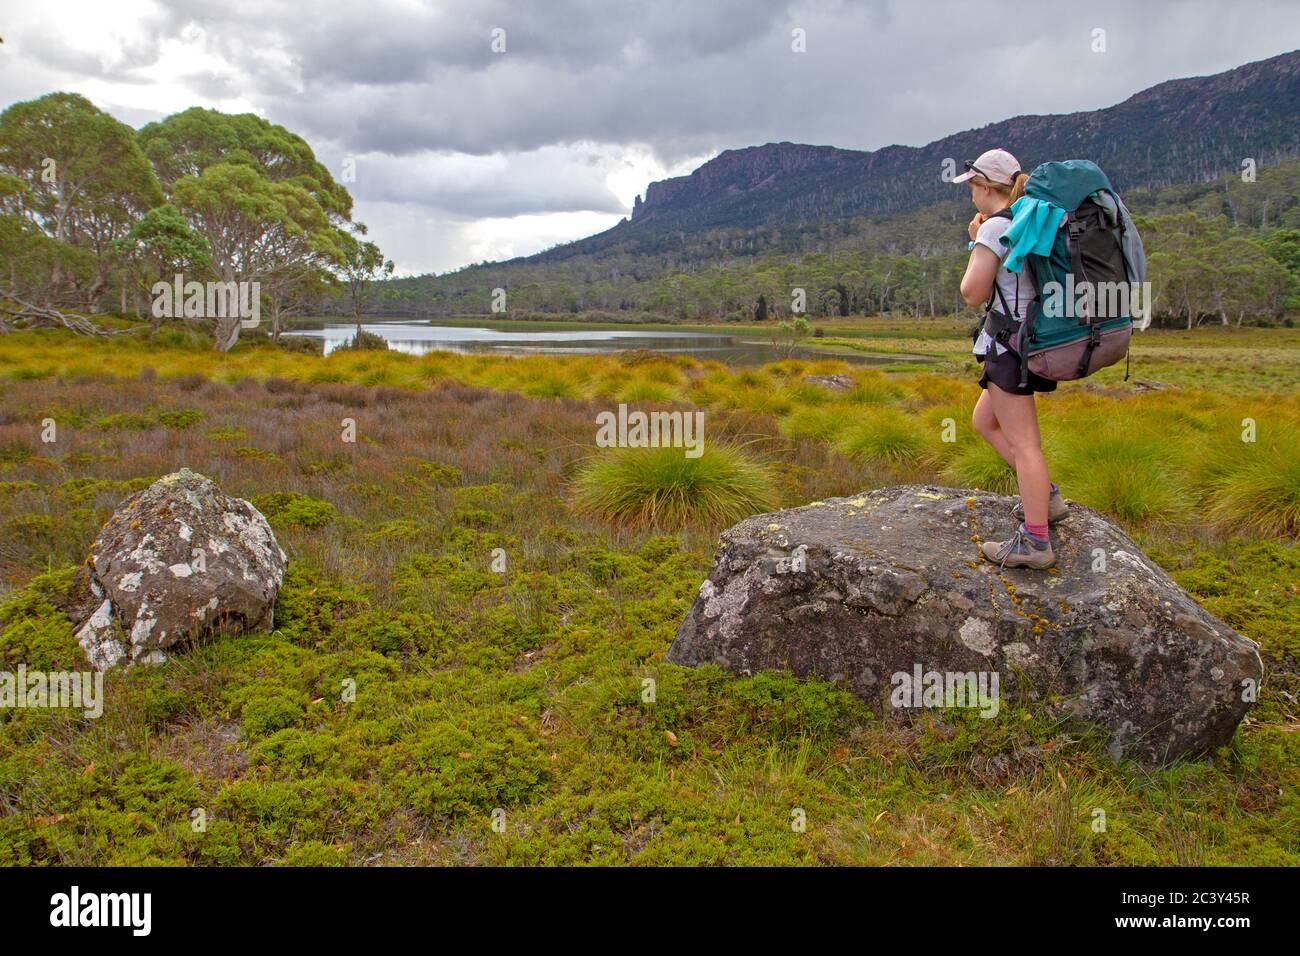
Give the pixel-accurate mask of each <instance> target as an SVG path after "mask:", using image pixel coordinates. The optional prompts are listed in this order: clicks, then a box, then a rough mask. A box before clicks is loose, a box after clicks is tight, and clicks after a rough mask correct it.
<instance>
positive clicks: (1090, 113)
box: [507, 50, 1300, 262]
mask: <svg viewBox="0 0 1300 956" xmlns="http://www.w3.org/2000/svg"><path fill="white" fill-rule="evenodd" d="M1297 120H1300V50H1297V51H1291V52H1289V53H1282V54H1279V55H1277V56H1274V57H1269V58H1267V59H1264V60H1257V61H1254V62H1251V63H1246V64H1243V65H1241V66H1238V67H1234V68H1233V69H1230V70H1226V71H1223V72H1221V73H1216V74H1211V75H1207V76H1199V77H1184V78H1178V79H1171V80H1165V81H1163V82H1161V83H1158V84H1156V85H1155V86H1151V87H1148V88H1147V89H1145V90H1140V91H1138V92H1137V93H1134V94H1133V95H1132V96H1130V97H1128V98H1127V99H1125V100H1123V101H1121V102H1119V103H1116V104H1114V105H1112V106H1108V107H1104V108H1102V109H1098V110H1086V111H1079V112H1074V113H1056V114H1023V115H1020V116H1015V117H1011V118H1009V119H1005V120H1000V121H998V122H996V123H990V124H987V125H985V126H982V127H979V128H974V129H968V130H963V131H961V132H957V133H953V134H950V135H948V136H945V137H942V138H941V139H938V140H934V141H932V142H930V143H927V144H925V145H924V146H902V145H890V146H884V147H881V148H880V149H877V150H871V151H868V150H852V149H843V148H840V147H836V146H829V145H810V144H803V143H792V142H788V141H783V142H779V143H766V144H763V145H760V146H747V147H740V148H736V149H728V150H724V151H723V152H721V153H719V154H718V155H717V156H715V157H714V158H712V159H710V160H708V161H707V162H705V163H704V164H702V165H701V166H699V167H698V168H697V169H695V170H694V171H692V172H691V173H689V174H687V175H684V176H676V177H672V178H670V179H664V180H658V181H655V182H652V183H650V184H649V185H648V186H647V188H646V190H645V193H644V197H645V198H644V199H642V197H641V196H638V197H637V199H636V202H635V203H634V205H633V211H632V216H631V217H630V218H626V219H623V220H621V221H620V222H619V223H618V224H617V225H615V226H613V227H612V228H610V229H608V230H605V231H604V232H601V233H597V234H595V235H592V236H588V237H586V238H583V239H578V240H575V241H574V242H570V243H565V244H563V245H560V246H555V247H553V248H551V249H548V250H545V251H544V252H541V253H536V254H534V255H532V256H525V257H519V258H517V259H514V260H507V261H509V262H514V261H537V262H545V261H553V260H562V259H566V258H569V257H570V256H572V255H589V254H593V253H599V252H600V251H602V250H603V249H606V248H611V247H614V246H619V247H623V248H626V247H627V245H628V244H629V243H631V244H632V245H633V246H635V245H636V243H637V240H638V239H639V238H646V239H653V238H656V237H662V235H663V234H665V233H672V232H698V231H703V230H708V229H717V228H736V227H744V228H753V227H758V226H764V225H776V224H780V225H791V224H799V223H808V222H818V221H826V220H834V219H841V218H848V217H854V216H880V215H889V214H893V213H899V212H907V211H910V210H912V209H916V208H920V207H922V206H926V205H930V204H933V203H936V202H940V201H942V200H944V199H951V198H953V187H952V184H951V182H949V181H947V180H945V179H943V178H942V176H941V171H942V169H943V168H944V167H943V162H944V160H953V161H954V162H955V163H960V162H961V161H962V160H965V159H973V158H974V157H976V156H978V155H979V154H980V153H981V152H983V151H984V150H985V149H989V148H991V147H993V146H1001V147H1004V148H1006V149H1009V150H1011V151H1012V152H1013V153H1015V154H1016V155H1017V156H1018V157H1019V158H1020V160H1021V162H1022V163H1024V164H1025V168H1026V169H1032V168H1033V167H1034V166H1035V165H1037V164H1038V163H1040V162H1045V161H1047V160H1050V159H1063V158H1070V157H1072V156H1087V157H1088V158H1090V159H1093V160H1095V161H1096V162H1097V163H1099V164H1100V165H1101V166H1102V167H1103V168H1105V169H1106V170H1107V172H1108V173H1109V175H1110V176H1111V179H1112V181H1113V182H1114V183H1115V185H1116V187H1117V188H1119V189H1120V190H1124V189H1131V188H1133V187H1137V186H1164V185H1170V184H1173V183H1183V182H1195V181H1208V180H1212V179H1215V178H1217V177H1219V176H1222V175H1225V174H1227V173H1229V172H1231V171H1234V170H1235V171H1239V170H1240V169H1241V163H1242V161H1243V160H1244V159H1246V158H1251V159H1254V160H1255V161H1256V163H1257V164H1258V165H1265V164H1268V163H1272V162H1277V161H1280V160H1282V159H1286V158H1292V157H1296V156H1300V122H1297Z"/></svg>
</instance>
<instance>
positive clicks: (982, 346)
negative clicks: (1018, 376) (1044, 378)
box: [971, 216, 1034, 355]
mask: <svg viewBox="0 0 1300 956" xmlns="http://www.w3.org/2000/svg"><path fill="white" fill-rule="evenodd" d="M1010 225H1011V220H1010V219H1007V218H1006V217H1005V216H997V217H995V218H993V219H986V220H984V222H983V224H982V225H981V226H980V227H979V229H977V230H976V232H975V242H976V244H978V245H981V246H988V247H989V248H990V249H992V250H993V252H994V254H996V255H997V257H998V258H999V259H1001V260H1005V259H1006V257H1007V254H1008V253H1009V252H1011V250H1010V249H1009V248H1007V247H1006V246H1004V245H1003V244H1002V243H1001V241H1000V240H1001V238H1002V234H1003V233H1004V232H1006V231H1007V227H1009V226H1010ZM1022 275H1024V273H1023V270H1022V271H1021V272H1010V271H1008V270H1007V269H1005V268H1002V267H998V275H997V283H998V288H999V289H1001V290H1002V296H1003V298H1005V299H1006V300H1007V308H1008V309H1010V310H1011V313H1012V314H1011V315H1010V316H1008V318H1013V319H1023V318H1024V317H1025V312H1026V311H1027V310H1028V308H1029V303H1030V302H1031V301H1032V300H1033V298H1034V287H1033V284H1032V283H1031V282H1030V281H1029V277H1028V276H1025V277H1024V281H1023V282H1022V281H1021V276H1022ZM1017 297H1018V301H1017ZM993 308H995V309H997V310H998V311H999V312H1001V311H1002V299H1000V298H998V297H997V296H994V297H993ZM993 344H996V345H997V350H998V354H999V355H1001V354H1002V353H1003V352H1005V351H1006V347H1005V346H1003V345H1001V344H999V343H994V342H993V340H992V338H990V337H989V334H988V333H987V332H985V331H983V330H981V331H980V337H979V340H978V341H977V342H976V343H975V346H974V348H972V349H971V351H972V352H974V353H975V354H976V355H984V354H986V353H987V352H988V349H989V346H990V345H993Z"/></svg>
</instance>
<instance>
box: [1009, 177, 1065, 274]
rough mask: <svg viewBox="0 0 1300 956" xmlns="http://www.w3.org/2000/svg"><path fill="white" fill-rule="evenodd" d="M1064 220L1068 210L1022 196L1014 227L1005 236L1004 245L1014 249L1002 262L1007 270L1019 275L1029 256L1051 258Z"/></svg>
mask: <svg viewBox="0 0 1300 956" xmlns="http://www.w3.org/2000/svg"><path fill="white" fill-rule="evenodd" d="M1064 217H1065V210H1064V209H1062V208H1061V207H1060V206H1056V205H1053V204H1052V203H1050V202H1045V201H1044V200H1042V199H1032V198H1030V197H1029V196H1021V197H1020V198H1019V199H1017V200H1016V201H1015V202H1013V203H1012V204H1011V225H1009V226H1007V231H1006V232H1004V233H1003V234H1002V244H1003V245H1004V246H1006V247H1007V248H1009V249H1010V250H1011V252H1009V253H1008V254H1007V257H1006V259H1005V260H1003V262H1002V265H1003V266H1004V267H1005V268H1006V269H1007V271H1009V272H1019V271H1020V267H1021V265H1022V264H1023V263H1024V261H1025V256H1028V255H1038V256H1046V255H1048V254H1049V253H1050V252H1051V251H1052V243H1053V242H1054V241H1055V240H1056V230H1057V229H1059V228H1060V227H1061V219H1063V218H1064Z"/></svg>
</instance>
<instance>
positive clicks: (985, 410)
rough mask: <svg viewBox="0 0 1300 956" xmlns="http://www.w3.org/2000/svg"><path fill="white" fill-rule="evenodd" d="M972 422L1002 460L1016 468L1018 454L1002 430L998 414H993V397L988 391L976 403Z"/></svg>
mask: <svg viewBox="0 0 1300 956" xmlns="http://www.w3.org/2000/svg"><path fill="white" fill-rule="evenodd" d="M971 424H972V425H974V426H975V430H976V431H977V432H979V433H980V435H982V436H983V438H984V440H985V441H986V442H988V443H989V444H990V445H992V446H993V450H994V451H996V452H997V453H998V454H999V455H1001V456H1002V460H1003V461H1005V462H1006V463H1007V464H1008V465H1010V466H1011V467H1012V468H1013V469H1014V468H1015V467H1016V456H1015V454H1014V453H1013V452H1012V450H1011V443H1010V442H1009V441H1007V436H1006V435H1005V434H1004V433H1003V431H1002V426H1001V425H999V424H998V419H997V416H996V415H995V414H993V397H992V396H991V395H989V393H988V392H983V393H981V394H980V400H979V401H978V402H976V403H975V411H974V413H973V414H972V415H971Z"/></svg>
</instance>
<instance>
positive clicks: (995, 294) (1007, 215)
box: [984, 206, 1020, 318]
mask: <svg viewBox="0 0 1300 956" xmlns="http://www.w3.org/2000/svg"><path fill="white" fill-rule="evenodd" d="M1012 218H1014V217H1013V216H1012V213H1011V207H1010V206H1004V207H1003V208H1002V209H999V210H998V211H997V212H995V213H993V215H991V216H989V217H988V219H985V220H984V221H985V222H988V220H989V219H1012ZM998 268H1001V261H1000V260H999V264H998ZM1019 286H1020V283H1019V282H1017V283H1016V287H1017V291H1019ZM995 298H998V299H1001V300H1002V313H1003V314H1004V315H1006V316H1007V317H1008V318H1010V317H1011V316H1014V315H1015V314H1016V313H1014V312H1012V311H1011V310H1010V309H1008V308H1007V300H1006V297H1005V296H1004V295H1003V294H1002V290H1001V289H999V288H998V277H997V273H996V272H995V273H994V274H993V289H992V290H991V291H990V292H989V300H988V301H987V302H985V303H984V311H985V312H986V313H987V312H989V311H991V310H992V308H993V301H994V299H995ZM1016 305H1017V306H1019V305H1020V302H1019V300H1018V298H1017V302H1016Z"/></svg>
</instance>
